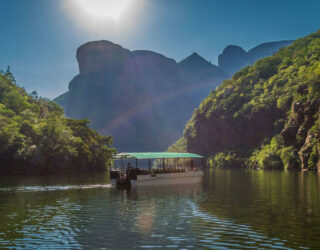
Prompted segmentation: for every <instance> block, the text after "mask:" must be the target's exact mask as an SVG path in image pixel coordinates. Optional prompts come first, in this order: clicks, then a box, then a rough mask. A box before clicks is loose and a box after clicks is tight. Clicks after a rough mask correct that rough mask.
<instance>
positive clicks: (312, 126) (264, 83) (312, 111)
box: [169, 31, 320, 169]
mask: <svg viewBox="0 0 320 250" xmlns="http://www.w3.org/2000/svg"><path fill="white" fill-rule="evenodd" d="M284 43H286V42H284ZM267 45H268V44H267ZM267 45H266V44H265V45H263V46H258V47H257V48H255V49H253V50H250V53H251V54H252V55H254V56H255V58H257V56H258V54H259V53H257V51H260V52H261V51H264V52H265V53H270V52H271V51H272V48H274V46H271V47H270V46H269V45H268V46H267ZM273 45H274V44H273ZM277 45H278V48H279V47H280V45H279V44H277ZM319 48H320V31H318V32H315V33H312V34H310V35H309V36H307V37H305V38H302V39H298V40H296V41H294V42H293V43H292V44H291V45H290V46H287V47H286V48H284V49H282V50H279V51H278V52H277V53H275V54H274V55H272V56H270V57H266V58H264V59H261V60H259V61H257V62H256V63H254V65H252V66H250V67H245V68H243V69H242V70H240V71H238V72H237V73H235V74H234V75H233V76H232V78H231V79H229V80H226V81H224V83H223V84H222V85H220V86H219V87H218V88H216V89H215V90H214V91H212V92H211V94H210V95H209V96H208V97H207V98H206V99H204V100H203V101H202V103H201V104H200V105H199V107H198V108H197V109H195V111H194V113H193V115H192V118H191V119H190V120H189V121H188V123H187V124H186V127H185V130H184V136H183V137H182V138H180V139H179V140H178V141H177V142H176V143H175V144H173V145H172V146H171V147H170V148H169V150H170V149H174V150H176V151H182V152H183V151H188V152H195V153H199V154H201V155H205V156H207V157H208V158H209V161H208V162H210V161H211V162H212V163H213V165H214V164H216V165H215V166H219V163H221V162H233V161H234V159H236V160H239V161H242V162H243V165H246V166H249V167H258V168H281V167H286V168H297V167H298V168H302V169H317V168H318V169H319V168H320V101H319V100H320V74H319V72H320V71H319V70H320V50H319ZM235 51H238V52H237V53H238V55H240V54H242V56H243V57H244V53H243V51H242V50H241V49H240V48H235V47H228V48H227V49H226V50H225V51H224V56H226V55H229V56H230V55H231V54H234V53H235ZM248 54H249V52H248V53H247V55H248ZM260 55H261V53H260ZM224 56H223V57H220V62H221V60H225V59H226V58H227V57H224ZM229 59H230V58H229ZM220 62H219V63H220ZM224 63H226V61H224ZM219 66H220V65H219ZM225 69H226V68H225ZM228 69H231V68H228Z"/></svg>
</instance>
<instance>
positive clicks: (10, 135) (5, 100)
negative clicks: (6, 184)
mask: <svg viewBox="0 0 320 250" xmlns="http://www.w3.org/2000/svg"><path fill="white" fill-rule="evenodd" d="M88 123H89V121H88V120H73V119H67V118H65V117H64V116H63V110H62V108H61V107H59V106H58V105H57V104H55V103H54V102H51V101H49V100H47V99H44V98H40V97H38V95H37V93H36V92H33V93H31V95H28V94H27V93H26V92H25V90H24V89H22V88H20V87H18V86H17V85H16V84H15V79H14V77H13V75H12V74H11V72H10V70H9V69H8V70H7V72H6V73H4V72H1V73H0V175H12V174H49V173H54V174H59V173H75V172H93V171H102V170H105V168H106V166H107V165H108V164H110V163H111V159H112V154H113V152H114V151H115V150H114V149H113V148H110V145H111V143H112V138H111V137H110V136H101V135H99V134H98V133H97V132H96V131H94V130H92V129H90V128H88V127H87V124H88Z"/></svg>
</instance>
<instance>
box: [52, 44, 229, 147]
mask: <svg viewBox="0 0 320 250" xmlns="http://www.w3.org/2000/svg"><path fill="white" fill-rule="evenodd" d="M77 60H78V63H79V74H78V75H77V76H75V77H74V79H73V80H72V81H71V82H70V84H69V91H68V92H66V93H65V94H63V95H61V96H59V97H58V98H56V99H55V101H56V102H57V103H58V104H60V105H61V106H62V107H63V108H64V110H65V114H66V115H67V116H68V117H75V118H89V119H90V120H91V121H92V123H91V127H92V128H94V129H97V130H98V131H99V132H100V133H102V134H112V135H113V136H114V145H115V147H116V148H117V149H118V150H119V151H160V150H165V149H166V148H167V147H168V145H170V143H172V142H174V141H175V140H176V139H177V138H179V137H180V136H181V133H182V129H183V127H184V124H185V122H186V121H187V120H188V118H189V117H190V116H191V114H192V111H193V109H194V108H195V107H196V106H197V105H199V103H200V101H201V100H202V99H203V98H204V97H206V96H207V95H208V93H209V90H210V89H214V88H215V87H216V86H218V85H219V84H220V83H221V82H222V80H224V79H225V78H226V77H227V76H226V74H225V73H224V72H222V71H221V70H220V69H218V67H217V66H215V65H213V64H211V63H209V62H207V61H206V60H205V59H203V58H202V57H200V56H199V55H197V54H193V55H191V56H190V57H188V58H186V59H185V60H183V61H181V62H180V63H176V62H175V61H174V60H173V59H170V58H167V57H165V56H163V55H160V54H157V53H155V52H152V51H144V50H139V51H129V50H127V49H124V48H122V47H121V46H120V45H116V44H113V43H111V42H108V41H97V42H89V43H86V44H84V45H82V46H81V47H79V49H78V51H77Z"/></svg>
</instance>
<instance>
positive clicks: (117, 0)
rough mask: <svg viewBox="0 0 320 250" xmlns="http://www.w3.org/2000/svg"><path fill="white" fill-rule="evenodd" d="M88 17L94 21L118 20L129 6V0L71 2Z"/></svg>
mask: <svg viewBox="0 0 320 250" xmlns="http://www.w3.org/2000/svg"><path fill="white" fill-rule="evenodd" d="M73 1H74V2H75V4H76V5H78V6H79V8H80V9H81V10H82V11H83V12H84V13H85V14H87V15H88V16H90V17H91V18H96V19H100V20H103V19H113V20H117V19H119V18H120V17H121V16H122V14H124V12H125V11H126V9H127V8H128V7H129V5H130V2H132V1H130V0H73Z"/></svg>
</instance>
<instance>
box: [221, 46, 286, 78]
mask: <svg viewBox="0 0 320 250" xmlns="http://www.w3.org/2000/svg"><path fill="white" fill-rule="evenodd" d="M290 43H292V41H278V42H270V43H263V44H260V45H258V46H256V47H254V48H252V49H250V50H249V51H248V52H247V51H245V50H244V49H243V48H241V47H239V46H235V45H229V46H227V47H226V48H225V49H224V50H223V52H222V54H220V55H219V58H218V64H219V68H220V69H221V70H223V71H224V72H226V73H228V74H229V75H230V76H232V75H233V74H234V73H235V72H237V71H238V70H239V69H241V68H243V67H245V66H247V65H252V64H253V63H254V62H255V61H257V60H258V59H261V58H264V57H267V56H271V55H273V54H274V53H276V52H277V51H278V50H279V49H280V48H282V47H285V46H288V45H289V44H290Z"/></svg>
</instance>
